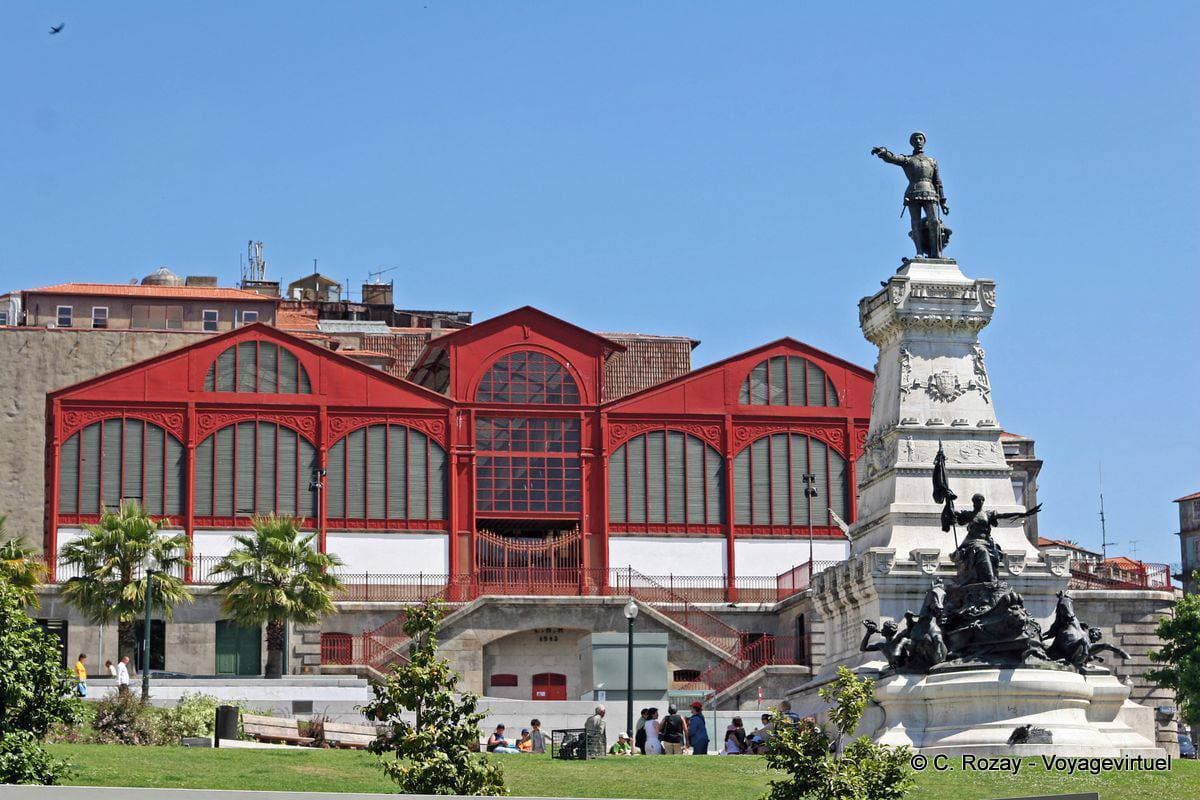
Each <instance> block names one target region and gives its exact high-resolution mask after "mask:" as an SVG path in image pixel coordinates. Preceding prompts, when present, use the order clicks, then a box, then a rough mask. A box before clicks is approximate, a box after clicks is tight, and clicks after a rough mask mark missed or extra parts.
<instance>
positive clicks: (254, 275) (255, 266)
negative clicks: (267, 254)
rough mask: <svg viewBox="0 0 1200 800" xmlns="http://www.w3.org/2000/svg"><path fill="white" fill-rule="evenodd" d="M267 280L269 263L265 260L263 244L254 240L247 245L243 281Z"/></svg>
mask: <svg viewBox="0 0 1200 800" xmlns="http://www.w3.org/2000/svg"><path fill="white" fill-rule="evenodd" d="M266 279H267V262H266V261H264V260H263V243H262V242H256V241H254V240H253V239H251V240H250V241H248V242H247V243H246V263H245V264H243V265H242V280H243V281H264V280H266Z"/></svg>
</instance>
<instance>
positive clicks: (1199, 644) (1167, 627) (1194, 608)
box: [1146, 572, 1200, 725]
mask: <svg viewBox="0 0 1200 800" xmlns="http://www.w3.org/2000/svg"><path fill="white" fill-rule="evenodd" d="M1192 582H1193V583H1198V582H1200V572H1193V573H1192ZM1158 638H1160V639H1162V640H1163V642H1164V643H1165V645H1164V646H1163V648H1162V649H1161V650H1156V651H1154V652H1152V653H1150V660H1151V661H1154V662H1155V663H1156V664H1162V665H1163V666H1162V667H1160V668H1159V669H1156V670H1152V671H1151V672H1148V673H1146V677H1148V678H1149V679H1150V680H1152V681H1154V682H1155V683H1157V684H1158V685H1159V686H1161V687H1163V688H1164V689H1171V690H1173V691H1174V692H1175V701H1176V702H1177V703H1178V704H1179V715H1180V718H1181V719H1182V720H1183V722H1184V724H1186V725H1200V595H1197V594H1187V595H1184V596H1183V597H1182V598H1181V599H1180V600H1179V602H1177V603H1176V604H1175V613H1174V615H1173V616H1170V617H1163V618H1162V619H1161V620H1159V622H1158Z"/></svg>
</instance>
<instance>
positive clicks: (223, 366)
mask: <svg viewBox="0 0 1200 800" xmlns="http://www.w3.org/2000/svg"><path fill="white" fill-rule="evenodd" d="M233 362H234V350H233V348H232V347H227V348H225V350H224V352H222V353H221V355H219V356H217V391H218V392H232V391H233V379H234V374H233Z"/></svg>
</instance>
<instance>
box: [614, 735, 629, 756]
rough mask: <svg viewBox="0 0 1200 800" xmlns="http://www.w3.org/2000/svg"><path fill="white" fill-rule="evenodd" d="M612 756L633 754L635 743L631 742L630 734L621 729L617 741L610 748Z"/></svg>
mask: <svg viewBox="0 0 1200 800" xmlns="http://www.w3.org/2000/svg"><path fill="white" fill-rule="evenodd" d="M608 754H609V755H610V756H631V755H633V745H632V744H630V742H629V734H628V733H626V732H625V731H621V732H620V733H618V734H617V741H616V743H615V744H613V746H612V747H610V748H608Z"/></svg>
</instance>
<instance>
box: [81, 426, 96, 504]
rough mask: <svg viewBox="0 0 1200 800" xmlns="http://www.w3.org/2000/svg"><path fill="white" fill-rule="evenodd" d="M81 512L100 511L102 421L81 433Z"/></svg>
mask: <svg viewBox="0 0 1200 800" xmlns="http://www.w3.org/2000/svg"><path fill="white" fill-rule="evenodd" d="M79 441H80V446H79V447H80V454H79V458H80V467H79V484H80V485H79V513H80V514H95V513H97V512H99V511H100V423H99V422H94V423H92V424H91V425H88V426H87V427H86V428H84V429H83V430H82V431H81V432H80V435H79Z"/></svg>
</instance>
